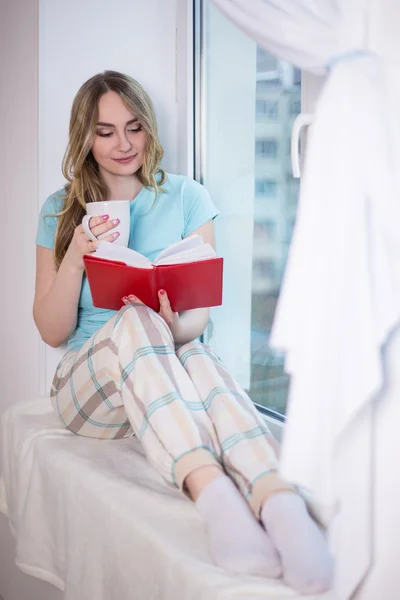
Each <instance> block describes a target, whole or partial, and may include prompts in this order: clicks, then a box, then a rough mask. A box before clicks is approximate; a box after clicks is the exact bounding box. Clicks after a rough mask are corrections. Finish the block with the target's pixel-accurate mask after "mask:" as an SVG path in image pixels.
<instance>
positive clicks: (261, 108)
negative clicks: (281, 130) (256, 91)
mask: <svg viewBox="0 0 400 600" xmlns="http://www.w3.org/2000/svg"><path fill="white" fill-rule="evenodd" d="M256 115H257V116H258V117H267V118H268V119H272V120H274V121H276V119H277V118H278V103H277V102H276V101H275V100H263V99H257V100H256Z"/></svg>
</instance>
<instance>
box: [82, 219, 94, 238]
mask: <svg viewBox="0 0 400 600" xmlns="http://www.w3.org/2000/svg"><path fill="white" fill-rule="evenodd" d="M92 216H93V215H85V216H84V217H83V219H82V227H83V231H84V232H85V235H87V237H88V238H89V239H90V240H92V241H93V242H97V237H96V236H95V235H94V233H92V231H91V229H90V227H89V221H90V219H91V218H92Z"/></svg>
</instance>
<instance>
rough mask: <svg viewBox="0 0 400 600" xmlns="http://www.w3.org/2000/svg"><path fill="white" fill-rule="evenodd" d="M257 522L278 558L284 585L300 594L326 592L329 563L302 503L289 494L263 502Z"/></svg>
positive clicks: (330, 572)
mask: <svg viewBox="0 0 400 600" xmlns="http://www.w3.org/2000/svg"><path fill="white" fill-rule="evenodd" d="M261 520H262V522H263V525H264V527H265V530H266V531H267V533H268V535H269V536H270V538H271V540H272V542H273V544H274V545H275V548H276V549H277V551H278V552H279V555H280V557H281V560H282V566H283V578H284V580H285V582H286V583H287V584H288V585H290V586H291V587H292V588H294V589H296V590H297V591H299V592H301V593H302V594H317V593H322V592H325V591H327V590H328V589H329V588H330V587H331V585H332V575H333V559H332V556H331V554H330V552H329V548H328V544H327V542H326V540H325V538H324V536H323V534H322V531H321V530H320V529H319V527H318V525H317V524H316V523H315V521H314V520H313V519H312V518H311V517H310V515H309V514H308V511H307V508H306V505H305V502H304V500H303V499H302V498H301V497H300V496H299V495H298V494H296V493H293V492H279V493H277V494H274V495H273V496H271V497H270V498H268V499H267V500H266V502H265V504H264V506H263V508H262V510H261Z"/></svg>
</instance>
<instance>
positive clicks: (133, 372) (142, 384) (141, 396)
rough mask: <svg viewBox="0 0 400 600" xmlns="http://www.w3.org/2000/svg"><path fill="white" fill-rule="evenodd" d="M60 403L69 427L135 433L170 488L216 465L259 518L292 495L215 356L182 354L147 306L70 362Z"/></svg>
mask: <svg viewBox="0 0 400 600" xmlns="http://www.w3.org/2000/svg"><path fill="white" fill-rule="evenodd" d="M51 400H52V404H53V407H54V409H55V410H56V412H57V413H58V415H59V416H60V418H61V420H62V422H63V423H64V425H65V427H67V428H68V429H69V430H71V431H73V432H74V433H77V434H80V435H84V436H89V437H95V438H101V439H111V438H121V437H127V436H131V435H133V434H135V435H136V436H137V437H138V439H139V440H140V442H141V444H142V445H143V448H144V450H145V453H146V456H147V457H148V460H149V461H150V462H151V463H152V464H153V466H154V467H155V468H156V470H157V471H158V472H159V473H160V474H161V475H162V477H163V478H164V479H165V480H166V481H167V482H168V483H170V484H172V485H174V486H177V487H179V488H180V489H183V486H184V480H185V478H186V476H187V475H188V474H189V473H191V472H192V471H193V470H194V469H196V468H198V467H200V466H204V465H217V466H219V467H221V468H222V469H224V470H225V471H226V472H227V474H228V475H229V476H230V477H232V479H233V480H234V481H235V482H236V484H237V486H238V487H239V489H240V490H241V492H242V493H243V495H244V496H245V497H246V498H247V500H248V502H249V504H250V506H251V508H252V509H253V511H254V512H255V514H256V515H257V516H258V514H259V511H260V506H261V502H262V500H263V499H264V498H265V497H266V495H268V493H273V492H275V491H277V490H280V489H291V486H289V485H287V484H285V483H284V482H282V480H281V479H280V478H279V476H278V475H277V468H276V465H277V462H276V454H275V450H276V448H277V445H276V442H275V440H274V439H273V437H272V436H271V434H270V432H269V430H268V428H267V426H266V424H265V422H264V420H263V419H262V417H261V416H260V414H259V413H258V411H257V410H256V409H255V407H254V405H253V403H252V402H251V400H250V399H249V397H248V396H247V395H246V393H245V392H244V391H243V390H242V389H241V388H240V387H239V386H238V384H237V383H236V382H235V381H234V379H233V378H232V377H231V375H230V374H229V372H228V371H227V369H226V368H225V367H224V365H223V364H222V363H221V361H220V360H219V358H218V357H217V356H216V355H215V354H214V352H213V351H212V350H211V349H210V348H209V347H208V346H206V345H204V344H201V343H200V342H197V341H193V342H190V343H188V344H184V345H183V346H181V347H180V348H179V349H178V350H176V348H175V344H174V340H173V337H172V334H171V331H170V329H169V327H168V326H167V324H166V323H165V321H164V320H163V319H162V318H161V317H160V316H159V315H158V314H157V313H156V312H154V311H152V310H151V309H149V308H147V307H146V306H144V305H142V304H140V305H133V306H132V305H129V306H126V307H123V308H122V309H121V310H120V311H119V312H118V313H117V314H116V315H114V317H112V318H111V319H110V320H109V321H108V322H107V323H106V324H105V325H104V326H103V327H102V328H101V329H99V331H98V332H96V333H95V334H94V335H93V336H92V337H91V338H90V339H89V340H88V341H87V342H86V343H85V344H84V346H83V347H82V348H81V349H80V350H78V351H70V352H67V353H66V354H65V356H64V357H63V359H62V360H61V362H60V364H59V365H58V367H57V371H56V374H55V377H54V381H53V385H52V391H51Z"/></svg>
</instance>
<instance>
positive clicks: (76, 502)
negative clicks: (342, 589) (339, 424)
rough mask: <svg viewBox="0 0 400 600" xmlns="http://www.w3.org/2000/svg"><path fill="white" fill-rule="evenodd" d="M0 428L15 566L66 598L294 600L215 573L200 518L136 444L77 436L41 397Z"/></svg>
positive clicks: (262, 583) (261, 583)
mask: <svg viewBox="0 0 400 600" xmlns="http://www.w3.org/2000/svg"><path fill="white" fill-rule="evenodd" d="M2 427H3V434H4V440H5V444H4V448H5V452H4V457H5V461H4V483H5V490H6V492H7V493H6V496H7V506H8V509H7V506H5V503H4V499H5V498H4V493H3V502H2V503H1V498H0V506H1V504H3V510H4V509H6V510H7V512H8V517H9V520H10V524H11V527H12V530H13V532H14V535H15V536H16V538H17V556H16V561H17V564H18V565H19V566H20V567H21V568H22V569H23V570H24V571H25V572H26V573H28V574H30V575H33V576H35V577H38V578H40V579H44V580H46V581H48V582H50V583H52V584H53V585H55V586H56V587H58V588H59V589H61V590H64V592H65V593H64V599H65V600H87V599H88V598H97V599H98V600H108V599H109V598H118V600H131V599H132V598H133V597H135V598H137V599H138V600H140V599H143V600H144V599H145V600H152V599H154V600H155V599H160V600H161V599H162V600H177V599H178V598H179V599H181V598H187V599H188V598H190V599H191V600H212V599H214V598H215V599H218V600H224V599H228V598H229V599H233V598H237V599H238V600H239V599H240V600H244V598H252V600H256V599H257V598H260V599H261V598H264V599H265V598H273V599H274V600H279V598H287V597H290V598H295V597H297V596H296V594H295V593H294V592H292V591H290V590H288V588H287V587H285V586H284V585H283V584H282V583H281V582H279V581H278V582H277V581H269V580H266V579H265V580H264V579H261V578H258V577H238V576H234V575H231V574H229V573H228V572H226V571H223V570H222V569H219V568H217V567H216V566H215V565H214V564H213V563H212V560H211V558H210V556H209V554H208V550H207V541H206V535H205V530H204V525H203V522H202V520H201V518H200V516H199V515H198V513H197V512H196V510H195V509H194V507H193V505H192V504H191V503H190V502H189V501H188V500H186V499H185V498H184V497H183V496H182V495H181V494H180V493H179V492H177V491H176V490H174V489H171V488H169V487H167V486H166V484H165V483H164V482H163V481H162V480H161V479H160V478H159V477H158V475H157V474H156V472H155V471H154V470H153V468H152V467H151V466H150V465H149V463H148V462H147V459H146V458H145V456H144V455H143V451H142V450H141V447H140V445H139V443H138V442H137V440H136V439H135V438H130V439H126V440H117V441H100V440H92V439H87V438H82V437H77V436H74V435H73V434H71V433H70V432H68V431H66V430H65V429H63V428H62V427H60V424H59V421H58V418H57V417H56V415H55V414H54V413H53V411H52V409H51V407H50V404H49V401H48V399H47V398H45V397H43V398H40V399H36V400H33V401H30V402H29V403H20V404H17V405H15V406H13V407H12V408H11V409H10V410H8V411H7V412H6V413H5V415H4V417H3V421H2ZM3 492H4V488H3ZM0 497H1V489H0ZM316 598H317V597H313V599H314V600H316ZM324 598H325V599H326V596H324Z"/></svg>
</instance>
